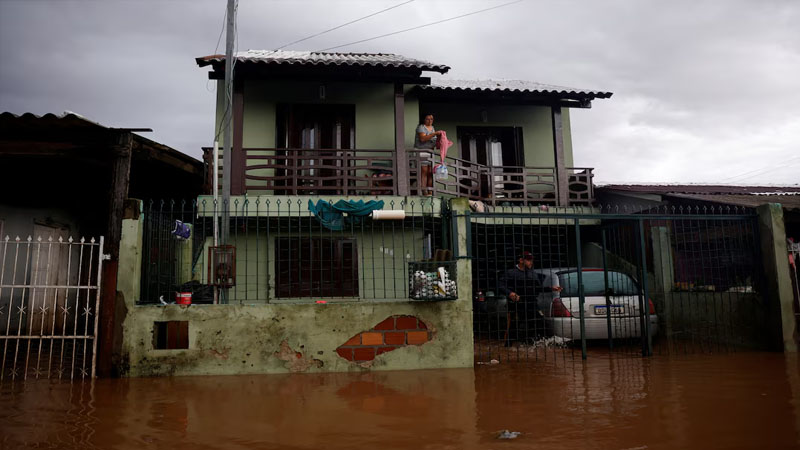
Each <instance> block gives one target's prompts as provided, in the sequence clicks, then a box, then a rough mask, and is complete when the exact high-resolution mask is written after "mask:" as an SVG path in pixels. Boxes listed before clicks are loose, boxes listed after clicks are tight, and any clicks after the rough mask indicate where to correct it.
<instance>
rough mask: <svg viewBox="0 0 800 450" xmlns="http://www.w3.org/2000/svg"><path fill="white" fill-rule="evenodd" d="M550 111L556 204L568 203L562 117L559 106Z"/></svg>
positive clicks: (566, 204)
mask: <svg viewBox="0 0 800 450" xmlns="http://www.w3.org/2000/svg"><path fill="white" fill-rule="evenodd" d="M550 111H551V112H552V114H551V115H552V118H553V151H554V153H555V154H554V161H555V163H556V164H555V165H556V189H557V196H556V199H557V200H558V206H568V205H569V179H568V175H567V168H566V164H565V162H564V118H563V117H562V115H561V107H560V106H553V107H552V108H551V109H550Z"/></svg>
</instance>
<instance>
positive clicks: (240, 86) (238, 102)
mask: <svg viewBox="0 0 800 450" xmlns="http://www.w3.org/2000/svg"><path fill="white" fill-rule="evenodd" d="M243 144H244V82H243V81H242V80H241V79H237V80H236V81H234V83H233V152H232V153H231V195H244V194H245V172H246V170H247V167H246V166H247V158H245V155H244V150H243V149H242V147H243Z"/></svg>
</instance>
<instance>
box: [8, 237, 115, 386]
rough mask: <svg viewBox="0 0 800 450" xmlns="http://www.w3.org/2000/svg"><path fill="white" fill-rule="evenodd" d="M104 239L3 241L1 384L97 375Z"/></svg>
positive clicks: (9, 239) (14, 239)
mask: <svg viewBox="0 0 800 450" xmlns="http://www.w3.org/2000/svg"><path fill="white" fill-rule="evenodd" d="M102 255H103V238H102V237H101V238H100V240H99V241H95V240H94V239H89V240H86V239H80V240H74V239H72V238H71V237H70V238H66V239H65V238H63V237H57V238H55V237H53V236H36V237H35V238H34V237H31V236H28V237H27V238H24V239H23V238H20V237H16V238H13V239H12V238H11V237H10V236H5V237H3V238H2V240H0V343H1V344H0V345H2V360H0V361H1V362H2V365H0V382H2V381H6V380H12V381H13V380H17V379H27V378H29V377H31V378H57V379H74V378H82V379H83V378H90V377H92V378H93V377H94V375H95V350H96V348H97V347H96V336H97V312H98V309H99V306H100V304H99V301H100V295H99V293H100V273H101V268H102Z"/></svg>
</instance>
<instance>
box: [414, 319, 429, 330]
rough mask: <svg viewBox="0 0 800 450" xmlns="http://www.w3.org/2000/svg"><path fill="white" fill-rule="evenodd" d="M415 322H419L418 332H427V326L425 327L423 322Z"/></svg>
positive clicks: (418, 320) (420, 320)
mask: <svg viewBox="0 0 800 450" xmlns="http://www.w3.org/2000/svg"><path fill="white" fill-rule="evenodd" d="M417 322H419V329H420V330H427V329H428V326H427V325H425V322H423V321H422V319H417Z"/></svg>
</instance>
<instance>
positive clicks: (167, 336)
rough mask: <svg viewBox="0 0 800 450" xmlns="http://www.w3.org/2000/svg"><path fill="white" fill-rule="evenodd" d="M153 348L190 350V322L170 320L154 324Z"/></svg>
mask: <svg viewBox="0 0 800 450" xmlns="http://www.w3.org/2000/svg"><path fill="white" fill-rule="evenodd" d="M153 348H155V349H156V350H176V349H188V348H189V322H188V321H185V320H181V321H179V320H170V321H168V322H153Z"/></svg>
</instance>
